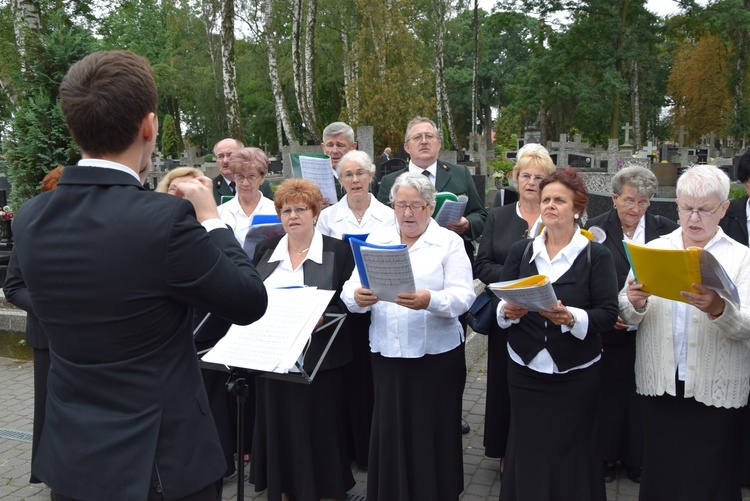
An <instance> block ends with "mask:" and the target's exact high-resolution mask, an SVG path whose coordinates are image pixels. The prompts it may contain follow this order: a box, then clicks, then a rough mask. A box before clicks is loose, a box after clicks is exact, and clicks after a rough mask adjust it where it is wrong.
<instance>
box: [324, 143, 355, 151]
mask: <svg viewBox="0 0 750 501" xmlns="http://www.w3.org/2000/svg"><path fill="white" fill-rule="evenodd" d="M324 147H325V149H327V150H330V151H333V150H338V151H348V150H350V149H351V147H352V145H351V144H331V143H326V144H325V145H324Z"/></svg>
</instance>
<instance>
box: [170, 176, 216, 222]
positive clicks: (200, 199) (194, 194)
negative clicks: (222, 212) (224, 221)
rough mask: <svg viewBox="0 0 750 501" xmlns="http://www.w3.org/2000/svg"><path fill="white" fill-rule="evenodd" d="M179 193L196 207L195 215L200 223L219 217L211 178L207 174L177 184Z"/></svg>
mask: <svg viewBox="0 0 750 501" xmlns="http://www.w3.org/2000/svg"><path fill="white" fill-rule="evenodd" d="M177 193H178V194H182V197H183V198H185V199H186V200H188V201H190V203H191V204H193V208H194V209H195V217H196V219H198V222H199V223H202V222H203V221H205V220H207V219H217V218H218V217H219V211H218V209H217V208H216V201H215V200H214V195H213V188H212V187H211V179H209V178H207V177H206V176H201V177H197V178H192V179H189V180H186V181H183V182H181V183H179V184H178V185H177Z"/></svg>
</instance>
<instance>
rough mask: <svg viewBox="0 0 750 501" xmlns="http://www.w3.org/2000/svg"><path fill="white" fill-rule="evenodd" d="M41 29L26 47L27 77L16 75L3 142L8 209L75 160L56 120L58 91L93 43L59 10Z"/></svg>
mask: <svg viewBox="0 0 750 501" xmlns="http://www.w3.org/2000/svg"><path fill="white" fill-rule="evenodd" d="M42 29H43V32H42V33H40V34H39V35H40V36H39V37H38V38H37V43H35V44H33V45H31V46H27V49H28V57H27V60H26V64H27V72H26V73H25V74H23V75H21V74H20V73H19V74H16V82H17V83H16V88H17V89H18V90H19V99H20V104H19V107H18V108H17V109H16V110H15V112H14V115H13V117H12V119H11V120H10V121H9V123H10V126H9V130H8V131H7V135H6V136H4V141H3V149H4V151H5V159H6V168H7V176H8V179H9V181H10V183H11V185H12V190H11V195H10V202H11V205H12V206H13V207H17V206H18V205H20V204H21V203H22V202H23V201H25V200H26V199H28V198H30V197H32V196H34V195H36V194H37V193H39V188H40V185H41V181H42V178H43V177H44V176H45V175H46V174H47V172H49V171H50V170H51V169H53V168H55V167H57V166H58V165H68V164H71V163H74V162H75V161H76V160H77V158H78V156H79V153H78V149H77V147H76V145H75V143H74V142H73V140H72V138H71V137H70V134H69V133H68V130H67V126H66V125H65V121H64V119H63V116H62V110H61V109H60V103H59V96H58V87H59V85H60V82H61V81H62V78H63V76H64V75H65V72H66V71H67V69H68V68H69V67H70V66H71V65H72V64H73V63H74V62H76V61H78V60H79V59H81V58H82V57H83V56H84V55H86V54H88V53H89V52H91V51H92V50H94V49H95V46H96V43H95V41H94V39H93V37H92V36H91V35H90V34H89V33H88V32H87V31H86V30H83V29H81V28H80V27H79V26H76V25H74V24H72V23H71V22H70V20H69V19H68V18H67V17H66V16H65V14H64V12H63V10H62V9H60V10H57V11H51V12H49V13H47V14H46V15H45V16H44V25H43V28H42Z"/></svg>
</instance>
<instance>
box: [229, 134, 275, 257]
mask: <svg viewBox="0 0 750 501" xmlns="http://www.w3.org/2000/svg"><path fill="white" fill-rule="evenodd" d="M229 169H230V170H231V171H232V174H234V182H235V183H236V189H237V194H236V195H235V197H234V198H233V199H231V200H230V201H228V202H226V203H223V204H221V205H220V206H219V217H220V218H221V219H222V220H223V221H224V222H225V223H227V225H228V226H229V227H230V228H232V231H234V236H235V238H236V239H237V241H238V242H239V243H240V245H244V244H245V236H247V231H248V230H249V229H250V223H251V222H252V219H253V216H255V215H258V214H275V213H276V209H275V208H274V205H273V200H269V199H268V198H266V197H264V196H263V194H262V193H261V192H260V185H261V184H263V181H265V179H266V174H267V173H268V157H266V154H265V153H263V150H261V149H260V148H240V149H239V150H237V151H235V152H234V153H232V156H231V157H230V158H229ZM250 257H252V256H250Z"/></svg>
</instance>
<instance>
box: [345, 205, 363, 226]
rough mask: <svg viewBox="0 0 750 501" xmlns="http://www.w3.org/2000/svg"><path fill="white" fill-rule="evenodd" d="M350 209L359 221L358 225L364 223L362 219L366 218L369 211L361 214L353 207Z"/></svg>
mask: <svg viewBox="0 0 750 501" xmlns="http://www.w3.org/2000/svg"><path fill="white" fill-rule="evenodd" d="M349 209H351V211H352V212H353V213H354V218H355V219H356V220H357V222H358V223H361V222H362V218H363V217H365V212H367V209H365V210H364V211H362V212H359V211H358V210H355V209H354V207H352V206H351V205H350V206H349Z"/></svg>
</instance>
